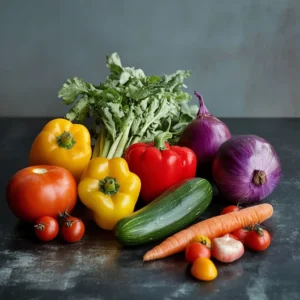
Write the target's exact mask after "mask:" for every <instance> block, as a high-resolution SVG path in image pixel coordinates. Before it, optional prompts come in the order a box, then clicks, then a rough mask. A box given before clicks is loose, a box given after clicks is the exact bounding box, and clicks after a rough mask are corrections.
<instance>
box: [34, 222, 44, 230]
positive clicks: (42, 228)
mask: <svg viewBox="0 0 300 300" xmlns="http://www.w3.org/2000/svg"><path fill="white" fill-rule="evenodd" d="M34 227H35V228H36V229H37V230H41V231H42V230H44V229H45V225H44V224H43V223H39V224H37V225H34Z"/></svg>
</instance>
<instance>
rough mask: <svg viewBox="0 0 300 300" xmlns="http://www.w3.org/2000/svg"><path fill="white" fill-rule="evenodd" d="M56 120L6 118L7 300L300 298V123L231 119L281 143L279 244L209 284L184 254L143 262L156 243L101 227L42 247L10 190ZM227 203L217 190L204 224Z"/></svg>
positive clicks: (2, 258) (276, 202)
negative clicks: (130, 242)
mask: <svg viewBox="0 0 300 300" xmlns="http://www.w3.org/2000/svg"><path fill="white" fill-rule="evenodd" d="M48 120H49V118H48V119H46V118H35V119H34V118H30V119H28V118H27V119H26V118H23V119H22V118H2V119H0V153H1V155H0V165H1V172H0V180H1V184H2V187H3V189H2V190H1V200H2V201H1V202H0V214H1V216H0V299H65V300H66V299H102V300H103V299H131V300H134V299H139V300H140V299H144V300H145V299H165V300H170V299H186V298H188V299H193V298H194V297H195V298H197V299H200V298H201V299H249V300H267V299H269V300H273V299H284V300H293V299H300V254H299V249H300V238H299V237H300V221H299V220H300V202H299V195H300V138H299V134H300V119H223V121H225V122H226V123H227V124H228V126H229V128H230V130H231V132H232V134H233V135H236V134H257V135H259V136H262V137H264V138H266V139H267V140H268V141H269V142H270V143H271V144H273V146H274V147H275V149H276V150H277V152H278V154H279V156H280V159H281V162H282V169H283V175H282V180H281V183H280V184H279V186H278V187H277V188H276V190H275V191H274V192H273V193H272V194H271V195H270V196H269V197H268V198H267V199H265V202H269V203H271V204H272V205H273V207H274V215H273V217H272V218H271V219H270V220H268V221H267V222H265V223H264V225H265V227H266V229H268V230H269V231H270V233H271V235H272V244H271V246H270V247H269V248H268V249H267V250H266V251H264V252H262V253H255V252H250V251H248V250H247V251H246V253H245V254H244V256H243V257H242V258H241V259H240V260H238V261H236V262H234V263H231V264H219V263H217V264H216V265H217V268H218V272H219V275H218V277H217V279H216V280H214V281H211V282H207V283H204V282H200V281H197V280H195V279H194V278H193V277H191V275H190V274H189V267H188V265H187V263H186V262H185V261H184V259H183V256H182V254H178V255H174V256H172V257H169V258H165V259H161V260H157V261H153V262H148V263H143V261H142V256H143V254H144V253H145V252H146V250H148V249H150V248H151V247H152V246H153V245H145V246H142V247H137V248H134V249H125V248H123V247H122V246H121V245H119V244H118V243H117V242H116V241H115V239H114V236H113V234H112V233H110V232H104V231H103V230H101V229H99V228H97V227H96V226H95V225H94V223H87V227H86V235H85V236H84V238H83V240H82V241H81V242H79V243H77V244H63V243H62V242H60V241H59V239H58V240H54V241H52V242H49V243H42V242H39V241H38V240H37V239H36V238H35V236H34V234H33V230H32V227H28V226H24V224H22V223H21V222H18V220H17V219H16V218H15V217H14V216H13V215H12V213H11V212H10V211H9V209H8V207H7V204H6V200H5V189H4V187H5V185H6V184H7V182H8V180H9V179H10V177H11V176H12V175H13V174H14V173H15V172H16V171H17V170H19V169H21V168H24V167H26V166H27V162H28V154H29V150H30V146H31V143H32V141H33V139H34V137H35V136H36V135H37V133H38V132H39V131H40V130H41V128H42V127H43V126H44V124H45V123H46V122H47V121H48ZM227 204H228V203H226V202H225V201H224V200H222V199H221V198H220V197H219V196H218V194H217V192H216V195H215V196H214V199H213V203H212V204H211V206H210V208H209V209H208V210H207V212H206V213H205V214H204V215H202V216H201V219H202V218H206V217H209V216H212V215H216V214H218V213H219V212H220V210H221V209H222V208H223V207H224V206H225V205H227ZM202 297H204V298H202Z"/></svg>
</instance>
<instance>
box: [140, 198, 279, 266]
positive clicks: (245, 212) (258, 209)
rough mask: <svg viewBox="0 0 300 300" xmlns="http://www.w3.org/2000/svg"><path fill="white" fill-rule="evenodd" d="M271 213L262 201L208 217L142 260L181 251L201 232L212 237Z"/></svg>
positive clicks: (271, 208) (270, 206)
mask: <svg viewBox="0 0 300 300" xmlns="http://www.w3.org/2000/svg"><path fill="white" fill-rule="evenodd" d="M272 215H273V207H272V205H270V204H268V203H264V204H258V205H255V206H250V207H247V208H244V209H241V210H239V211H234V212H230V213H227V214H224V215H220V216H216V217H212V218H209V219H207V220H204V221H201V222H198V223H196V224H194V225H192V226H190V227H188V228H186V229H184V230H181V231H179V232H177V233H175V234H174V235H172V236H170V237H168V238H167V239H165V240H164V241H163V242H162V243H161V244H159V245H157V246H156V247H154V248H152V249H151V250H149V251H148V252H147V253H146V254H145V255H144V257H143V260H144V261H149V260H154V259H159V258H164V257H167V256H170V255H173V254H175V253H178V252H181V251H183V250H185V248H186V246H187V245H188V244H189V243H190V242H191V240H192V239H193V238H194V237H195V236H196V235H199V234H201V235H204V236H207V237H208V238H209V239H214V238H216V237H220V236H223V235H225V234H227V233H230V232H232V231H234V230H236V229H238V228H241V227H245V226H249V225H254V224H257V223H261V222H263V221H265V220H267V219H269V218H270V217H271V216H272Z"/></svg>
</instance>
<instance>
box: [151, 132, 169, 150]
mask: <svg viewBox="0 0 300 300" xmlns="http://www.w3.org/2000/svg"><path fill="white" fill-rule="evenodd" d="M171 137H172V133H171V132H161V133H159V134H158V135H156V136H155V138H154V146H155V147H156V148H158V149H159V150H165V149H166V147H165V141H166V140H168V139H170V138H171Z"/></svg>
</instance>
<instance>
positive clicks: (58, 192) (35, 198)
mask: <svg viewBox="0 0 300 300" xmlns="http://www.w3.org/2000/svg"><path fill="white" fill-rule="evenodd" d="M6 199H7V202H8V206H9V208H10V210H11V211H12V213H13V214H14V215H15V216H16V217H17V218H19V219H20V220H23V221H25V222H29V223H35V221H36V220H37V219H39V218H41V217H43V216H49V217H53V218H56V217H57V216H58V214H59V213H60V212H64V211H65V210H66V209H67V210H68V211H69V212H70V211H71V210H72V209H73V208H74V206H75V204H76V200H77V184H76V180H75V178H74V177H73V175H72V174H71V173H70V172H69V171H68V170H66V169H64V168H62V167H57V166H50V165H39V166H32V167H27V168H24V169H22V170H20V171H18V172H16V173H15V174H14V175H13V176H12V178H11V179H10V181H9V183H8V185H7V189H6Z"/></svg>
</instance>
